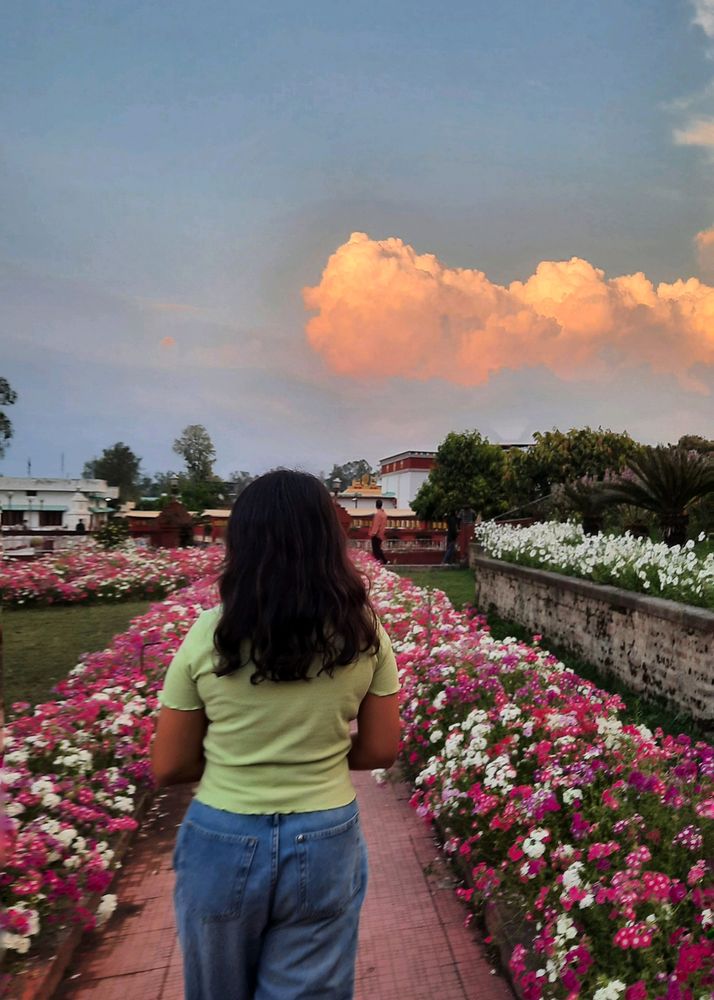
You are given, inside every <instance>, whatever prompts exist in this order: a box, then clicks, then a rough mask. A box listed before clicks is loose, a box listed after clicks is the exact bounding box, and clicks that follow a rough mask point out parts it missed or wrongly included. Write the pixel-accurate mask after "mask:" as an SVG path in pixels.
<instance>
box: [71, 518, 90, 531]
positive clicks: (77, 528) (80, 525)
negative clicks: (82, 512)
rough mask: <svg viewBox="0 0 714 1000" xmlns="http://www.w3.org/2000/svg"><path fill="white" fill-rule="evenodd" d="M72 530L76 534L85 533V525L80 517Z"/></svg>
mask: <svg viewBox="0 0 714 1000" xmlns="http://www.w3.org/2000/svg"><path fill="white" fill-rule="evenodd" d="M74 530H75V532H76V533H77V534H78V535H86V533H87V525H86V524H85V523H84V521H83V520H82V518H81V517H80V519H79V520H78V521H77V523H76V525H75V526H74Z"/></svg>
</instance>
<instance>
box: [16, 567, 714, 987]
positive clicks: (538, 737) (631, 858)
mask: <svg viewBox="0 0 714 1000" xmlns="http://www.w3.org/2000/svg"><path fill="white" fill-rule="evenodd" d="M356 559H357V562H358V564H359V565H360V566H362V567H363V568H365V569H367V571H368V572H369V574H370V575H371V577H372V579H373V585H372V596H373V600H374V602H375V606H376V607H377V610H378V612H379V613H380V616H381V617H382V620H383V622H384V624H385V626H386V628H387V630H388V631H389V633H390V635H391V636H392V639H393V642H394V646H395V650H396V652H397V658H398V663H399V666H400V671H401V676H402V682H403V688H404V690H403V710H402V715H403V723H404V738H403V759H404V763H405V767H406V768H407V769H408V771H409V773H410V774H411V775H412V776H413V779H414V782H415V788H416V791H415V794H414V798H413V804H414V806H415V807H416V808H417V810H418V811H419V813H420V814H421V815H422V816H423V817H424V818H425V819H426V820H427V821H431V820H438V822H439V824H440V828H441V829H442V830H443V831H444V832H445V837H446V840H445V849H446V851H447V853H448V854H450V855H454V856H458V858H459V859H460V860H461V862H462V863H463V864H465V865H467V866H468V869H469V871H470V873H471V880H472V884H471V886H469V887H467V888H464V889H462V890H461V892H460V894H461V896H462V898H464V900H465V901H466V902H467V903H468V904H469V905H470V906H471V907H476V906H479V905H481V904H483V903H484V902H485V901H487V900H492V899H494V898H501V899H505V900H507V901H508V902H509V903H510V904H515V906H516V907H517V909H518V911H519V912H520V913H522V914H523V916H524V919H525V920H526V922H527V924H528V925H529V926H530V928H531V929H532V936H531V937H530V939H529V943H528V944H526V945H520V946H519V947H517V948H516V950H515V952H514V955H513V957H512V960H511V968H512V971H513V975H514V977H515V979H516V981H517V982H518V984H519V986H520V989H521V990H522V992H523V995H524V996H525V997H527V998H528V1000H537V998H549V1000H558V998H568V1000H575V998H579V997H581V998H583V1000H585V998H587V1000H591V998H595V1000H618V998H620V997H623V998H625V1000H701V998H702V997H705V996H706V997H709V996H710V992H711V986H712V985H713V984H714V978H713V976H714V973H713V972H712V951H713V949H712V944H711V941H710V940H708V939H707V935H708V934H710V933H711V928H712V922H713V919H712V909H713V907H714V888H712V880H711V868H710V866H709V864H708V862H707V859H710V858H711V857H712V855H714V843H713V842H712V819H714V751H713V750H712V748H711V747H710V746H708V745H706V744H703V743H700V744H697V745H696V746H693V745H692V744H691V743H690V741H689V740H687V739H686V738H679V739H672V738H668V737H667V738H665V737H663V736H662V734H661V733H659V732H657V733H655V734H654V735H653V734H651V733H649V732H647V731H646V730H644V729H643V728H638V727H635V726H623V725H622V724H621V723H620V721H619V719H618V714H617V713H618V710H619V708H620V707H621V703H620V701H619V700H618V698H617V697H615V696H611V695H608V694H606V693H605V692H602V691H599V690H597V689H596V688H595V687H594V686H593V685H592V684H589V683H587V682H585V681H583V680H582V679H581V678H579V677H577V676H576V675H575V674H573V673H572V672H571V671H569V670H567V669H566V668H564V667H563V665H562V664H560V663H558V662H557V661H556V660H555V659H554V657H552V656H550V655H549V654H548V653H546V652H545V651H543V650H540V649H539V648H537V646H536V647H529V646H524V645H522V644H519V643H516V642H510V641H504V642H495V641H493V640H492V639H491V637H490V636H489V635H488V632H487V631H486V630H485V629H484V627H483V623H482V622H480V621H479V620H474V619H469V618H468V617H467V616H466V615H463V614H460V613H457V612H455V611H454V610H453V608H452V607H451V605H450V604H449V602H448V600H447V599H446V597H445V595H444V594H441V593H439V592H435V593H434V594H427V593H425V592H424V591H421V590H419V589H418V588H416V587H414V586H413V585H411V584H409V583H408V582H406V581H403V580H401V579H400V578H399V577H397V576H395V575H394V574H392V573H389V572H387V571H384V570H382V569H380V568H377V567H376V565H375V564H374V562H373V561H372V560H367V559H364V558H362V557H359V556H358V557H356ZM215 600H216V593H215V589H214V588H213V587H212V586H210V585H208V584H206V583H200V584H197V585H195V586H194V587H192V588H189V589H187V590H185V591H182V592H181V593H180V594H177V595H175V596H174V597H173V598H171V599H169V600H167V601H165V602H163V604H160V605H156V606H154V607H153V608H152V609H151V611H150V612H149V614H147V615H144V616H142V617H141V618H138V619H136V620H135V621H134V622H133V623H132V626H131V628H130V629H129V630H128V631H127V632H126V633H124V634H123V635H121V636H119V637H117V639H116V641H115V643H114V645H113V646H112V647H111V649H109V650H107V651H105V652H103V653H98V654H93V655H92V656H89V657H87V659H86V661H85V662H84V663H83V664H82V665H81V666H80V667H79V668H77V670H76V671H74V672H73V675H72V676H70V678H69V679H68V680H67V681H65V682H63V683H62V684H60V685H59V686H58V688H57V694H58V699H57V701H55V702H50V703H48V704H46V705H41V706H38V707H37V709H36V710H35V712H34V713H33V714H31V713H30V712H29V711H28V712H26V713H23V714H22V715H21V716H20V718H19V719H18V720H17V721H16V722H14V723H13V724H12V725H11V727H10V745H9V752H8V754H7V757H6V762H5V766H6V769H7V771H9V773H6V774H5V778H4V780H5V784H6V787H7V788H8V790H9V799H10V811H11V813H12V814H13V820H12V822H13V825H14V827H15V834H14V835H15V852H14V856H13V859H12V860H11V863H10V865H9V866H8V867H7V869H6V872H5V873H4V874H3V875H0V901H1V902H2V903H3V905H4V907H5V912H4V914H3V917H2V922H3V923H4V925H5V931H6V935H7V937H6V945H9V947H10V949H12V951H13V952H14V953H21V954H24V953H28V954H29V955H31V954H32V953H33V951H35V950H36V946H35V944H33V942H35V941H36V940H37V938H38V933H39V932H41V931H44V930H46V929H48V928H51V927H52V926H56V925H58V924H60V923H62V922H66V921H68V920H78V921H80V922H82V923H86V924H89V925H91V924H92V923H93V921H94V920H95V919H96V917H95V915H93V914H91V913H88V912H85V911H83V910H82V909H81V901H82V899H83V898H84V896H85V894H86V893H88V892H90V891H93V890H94V891H104V890H105V889H106V887H107V885H108V883H109V880H110V878H111V867H112V856H111V852H112V837H115V836H116V835H117V832H118V831H121V830H123V829H125V828H127V827H128V826H131V825H132V824H133V823H134V820H133V819H132V818H131V814H132V811H133V808H134V803H135V801H136V798H137V795H138V790H139V789H140V788H142V787H144V786H146V785H148V783H149V781H150V776H149V765H148V746H149V740H150V735H151V731H152V728H153V720H152V716H153V713H154V711H155V709H156V704H157V703H156V692H157V690H158V688H159V686H160V684H161V679H162V677H163V673H164V671H165V669H166V666H167V665H168V662H169V660H170V658H171V655H172V654H173V652H174V650H175V649H176V647H177V645H178V644H179V642H180V640H181V638H182V636H183V635H184V634H185V632H186V630H187V629H188V627H189V626H190V624H191V623H192V621H193V620H194V619H195V617H196V615H197V614H198V612H199V611H200V610H201V608H203V607H210V606H211V605H212V604H214V603H215ZM147 643H152V645H147ZM111 904H112V900H111V898H110V899H108V900H106V902H105V909H110V908H111ZM531 942H532V943H531Z"/></svg>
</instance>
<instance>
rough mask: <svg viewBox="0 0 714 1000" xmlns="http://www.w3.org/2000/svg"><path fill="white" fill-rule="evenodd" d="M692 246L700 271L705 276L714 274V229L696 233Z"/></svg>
mask: <svg viewBox="0 0 714 1000" xmlns="http://www.w3.org/2000/svg"><path fill="white" fill-rule="evenodd" d="M694 244H695V246H696V248H697V257H698V259H699V267H700V269H701V270H702V271H703V272H704V273H705V274H709V273H712V274H714V227H712V228H711V229H702V231H701V232H700V233H697V235H696V236H695V237H694Z"/></svg>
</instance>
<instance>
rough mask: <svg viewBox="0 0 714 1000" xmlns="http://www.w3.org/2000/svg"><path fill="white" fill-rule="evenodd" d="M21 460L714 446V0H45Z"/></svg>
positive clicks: (38, 54)
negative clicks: (684, 443)
mask: <svg viewBox="0 0 714 1000" xmlns="http://www.w3.org/2000/svg"><path fill="white" fill-rule="evenodd" d="M0 205H1V206H2V210H1V211H0V376H4V377H5V378H7V379H8V380H9V381H10V383H11V384H12V386H13V388H14V389H15V390H16V391H17V393H18V401H17V403H16V404H15V405H14V406H12V407H10V408H8V415H9V416H10V417H11V419H12V421H13V425H14V431H15V435H14V437H13V439H12V441H11V442H10V445H9V447H8V449H7V454H6V456H5V458H4V459H3V460H1V461H0V474H1V475H24V474H26V471H27V463H28V461H30V462H31V468H32V473H33V474H34V475H46V476H57V475H60V473H61V471H62V469H64V472H65V474H66V475H71V476H78V475H80V474H81V472H82V468H83V465H84V463H85V462H86V461H88V460H90V459H91V458H93V457H95V456H98V455H100V454H101V452H102V450H103V449H104V448H106V447H109V446H111V445H112V444H114V443H115V442H117V441H123V442H125V443H126V444H128V445H129V446H130V447H131V448H133V450H134V451H135V452H136V453H137V454H138V455H139V456H141V458H142V463H143V465H142V468H143V471H144V472H145V473H146V474H148V475H151V474H153V473H154V472H156V471H166V470H169V469H172V470H176V469H178V468H180V466H181V459H180V458H179V457H178V456H177V455H176V454H174V453H173V452H172V443H173V441H174V439H175V438H176V437H178V435H179V434H180V432H181V430H182V429H183V428H184V427H185V426H186V425H188V424H194V423H200V424H203V425H204V426H205V427H206V428H207V430H208V431H209V434H210V435H211V437H212V439H213V441H214V444H215V447H216V451H217V461H216V471H217V473H218V474H219V475H221V476H227V475H228V474H229V473H230V472H232V471H233V470H238V469H243V470H248V471H250V472H253V473H258V472H262V471H264V470H266V469H268V468H271V467H274V466H276V465H289V466H296V467H301V468H305V469H307V470H309V471H313V472H319V471H321V470H326V471H329V469H330V468H331V467H332V465H333V463H343V462H345V461H348V460H350V459H356V458H362V457H365V458H367V459H368V460H369V461H370V462H372V463H377V462H378V460H379V459H381V458H383V457H386V456H388V455H391V454H394V453H396V452H400V451H404V450H407V449H420V450H421V449H431V448H435V447H436V446H437V445H438V443H439V442H440V441H441V440H442V439H443V438H444V437H445V435H446V434H447V433H448V432H449V431H451V430H471V429H478V430H480V431H481V433H482V434H485V435H486V436H488V437H489V438H490V439H491V440H494V441H527V440H529V439H530V436H531V435H532V433H533V432H534V431H535V430H547V429H549V428H552V427H554V426H556V427H559V428H561V429H567V428H569V427H575V426H584V425H586V424H588V425H590V426H598V425H601V426H603V427H608V428H611V429H613V430H628V431H629V432H630V433H631V434H632V435H633V436H635V437H636V438H638V439H639V440H641V441H646V442H649V443H658V442H667V441H676V440H677V438H678V437H679V436H680V435H682V434H685V433H695V434H703V435H706V436H710V437H711V436H714V0H629V2H628V3H622V0H599V2H598V3H596V4H595V3H593V4H582V3H578V2H577V0H548V2H547V3H543V4H539V5H537V7H536V6H534V5H533V4H532V2H531V0H500V2H499V3H498V4H494V3H492V2H486V0H463V2H462V0H447V2H445V3H443V4H440V5H436V6H435V5H434V4H433V3H426V2H422V0H410V2H409V3H406V2H402V0H392V2H390V0H379V2H373V0H363V2H361V3H359V4H339V3H337V4H336V3H334V0H328V2H325V0H307V2H302V3H298V2H297V0H273V2H272V3H270V4H265V3H258V2H251V0H241V2H238V0H233V2H227V0H200V2H199V0H195V2H194V0H172V2H171V3H168V2H147V0H121V2H114V0H91V2H74V0H63V2H62V3H59V4H58V3H57V2H56V0H47V2H39V0H24V2H23V3H9V4H6V5H4V7H3V31H2V33H1V34H0Z"/></svg>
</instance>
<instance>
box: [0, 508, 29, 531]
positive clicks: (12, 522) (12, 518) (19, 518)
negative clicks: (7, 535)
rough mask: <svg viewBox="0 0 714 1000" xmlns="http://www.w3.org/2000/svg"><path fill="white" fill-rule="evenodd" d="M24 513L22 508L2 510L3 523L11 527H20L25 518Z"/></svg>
mask: <svg viewBox="0 0 714 1000" xmlns="http://www.w3.org/2000/svg"><path fill="white" fill-rule="evenodd" d="M24 517H25V515H24V513H23V512H22V511H21V510H4V511H3V512H2V523H3V525H7V526H9V527H11V528H19V527H21V525H22V522H23V520H24Z"/></svg>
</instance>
